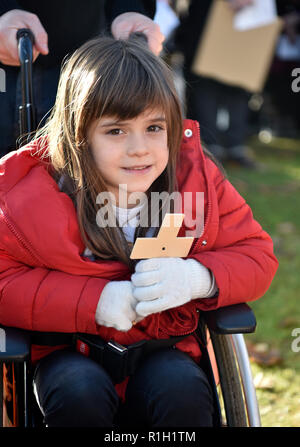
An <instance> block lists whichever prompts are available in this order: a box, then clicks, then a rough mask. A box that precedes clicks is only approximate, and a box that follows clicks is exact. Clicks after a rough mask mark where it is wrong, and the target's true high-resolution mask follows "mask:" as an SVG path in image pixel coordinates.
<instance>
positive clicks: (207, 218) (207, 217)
mask: <svg viewBox="0 0 300 447" xmlns="http://www.w3.org/2000/svg"><path fill="white" fill-rule="evenodd" d="M196 130H197V145H198V149H199V151H200V126H199V123H198V122H197V121H196ZM205 179H206V184H207V185H208V181H207V175H206V172H205ZM207 191H208V193H207V194H208V201H207V215H206V216H205V219H204V229H203V235H204V234H205V232H206V227H207V222H208V221H209V218H210V215H211V200H210V194H209V188H208V187H207ZM203 235H202V236H201V238H198V239H195V240H194V242H193V244H192V247H191V251H190V254H192V253H194V252H196V249H197V247H198V244H200V243H201V242H202V241H201V239H202V238H203Z"/></svg>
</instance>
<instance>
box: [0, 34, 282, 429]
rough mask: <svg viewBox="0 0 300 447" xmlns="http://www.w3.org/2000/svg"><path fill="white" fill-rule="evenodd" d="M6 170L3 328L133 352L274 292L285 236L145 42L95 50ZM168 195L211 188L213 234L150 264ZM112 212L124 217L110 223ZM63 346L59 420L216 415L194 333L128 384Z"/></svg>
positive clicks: (104, 422) (49, 413)
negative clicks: (278, 250)
mask: <svg viewBox="0 0 300 447" xmlns="http://www.w3.org/2000/svg"><path fill="white" fill-rule="evenodd" d="M0 167H1V171H0V172H1V176H0V206H1V219H0V226H1V228H0V232H1V240H0V249H1V251H0V289H1V299H0V323H1V324H3V325H7V326H16V327H20V328H25V329H29V330H32V331H50V332H70V333H75V332H77V333H86V334H94V335H97V336H99V339H100V338H101V339H102V340H104V341H105V342H107V341H109V340H113V341H114V342H117V343H119V344H121V345H123V346H128V345H131V344H133V343H135V342H138V341H141V340H155V339H168V337H170V336H181V335H188V334H192V332H193V331H194V330H195V329H196V327H197V324H198V318H199V311H201V310H212V309H216V308H218V307H220V306H227V305H230V304H234V303H240V302H245V301H250V300H254V299H257V298H259V297H260V296H262V295H263V294H264V293H265V292H266V290H267V289H268V287H269V286H270V283H271V281H272V279H273V276H274V274H275V271H276V268H277V260H276V258H275V257H274V254H273V245H272V241H271V238H270V237H269V236H268V235H267V234H266V233H265V232H264V231H263V230H262V228H261V227H260V225H259V224H258V223H257V222H256V221H255V220H254V219H253V217H252V213H251V210H250V208H249V206H248V205H247V204H246V203H245V201H244V199H243V198H242V197H241V196H240V195H239V194H238V193H237V191H236V190H235V189H234V188H233V186H232V185H231V184H230V183H229V182H228V180H226V179H225V177H224V175H223V173H222V172H221V170H220V169H219V168H218V167H217V165H216V164H215V163H214V162H213V161H212V159H211V158H210V157H209V155H208V154H206V153H204V152H203V150H202V148H201V144H200V137H199V126H198V123H197V122H194V121H192V120H185V121H183V120H182V116H181V107H180V103H179V100H178V98H177V95H176V91H175V88H174V85H173V80H172V73H171V72H170V70H169V69H168V68H167V67H166V65H165V64H164V63H163V62H162V61H161V60H160V59H159V58H158V57H156V56H155V55H153V54H152V53H151V52H150V51H149V50H148V49H147V48H146V47H145V45H143V44H142V43H141V42H140V41H138V40H137V39H136V38H132V39H130V40H129V41H122V40H119V41H115V40H113V39H111V38H106V37H102V38H96V39H94V40H91V41H89V42H87V43H86V44H84V45H83V46H82V47H81V48H79V49H78V50H77V51H76V52H75V53H74V54H73V55H72V57H71V58H70V59H69V60H68V61H67V62H66V64H65V65H64V68H63V70H62V73H61V78H60V84H59V89H58V94H57V99H56V104H55V107H54V110H53V112H52V114H51V116H50V119H49V120H48V122H47V124H46V126H45V128H43V129H42V130H41V131H40V133H39V134H38V135H37V138H36V139H35V140H34V141H33V142H31V143H30V144H28V145H27V146H25V147H23V148H21V149H20V150H18V151H16V152H12V153H10V154H8V155H6V156H5V157H4V158H2V160H1V165H0ZM125 186H126V188H125ZM121 192H122V194H121ZM157 192H159V193H161V192H164V193H165V196H166V197H170V194H172V193H173V192H178V193H180V195H181V197H183V195H184V193H189V194H192V196H195V194H196V193H197V192H198V193H199V192H200V193H203V197H204V204H203V207H204V228H203V231H202V232H201V234H197V235H196V237H195V239H194V242H193V245H192V247H191V249H190V252H189V254H188V256H187V257H186V258H185V259H182V258H175V257H173V258H154V259H144V260H141V261H138V262H134V261H133V260H131V259H130V253H131V248H132V243H133V242H134V241H135V239H136V238H137V237H146V236H147V237H148V236H152V237H154V236H155V235H157V232H158V230H159V225H160V224H161V222H162V218H163V215H164V213H163V211H164V207H162V206H160V207H159V210H158V212H156V213H155V212H154V214H155V215H154V216H151V223H149V222H148V225H146V226H145V225H141V218H142V216H143V215H144V214H145V212H146V211H148V212H149V213H148V216H149V215H151V212H150V211H152V212H153V209H151V200H152V196H151V193H157ZM106 193H107V200H106V201H105V203H104V201H103V203H102V199H101V197H102V196H101V197H100V199H99V196H100V195H101V194H106ZM123 193H124V194H125V195H124V194H123ZM132 194H138V195H139V197H140V198H141V201H140V203H139V204H138V203H132ZM121 196H122V197H123V199H122V200H121ZM136 202H138V201H136ZM99 203H100V204H101V205H102V207H99ZM165 203H166V200H165V201H164V204H165ZM132 205H136V206H132ZM196 205H197V203H195V200H193V202H192V206H191V210H190V211H191V215H193V216H194V215H195V210H196V211H197V209H196ZM104 206H108V208H107V209H108V210H109V212H111V213H114V215H116V216H117V217H118V219H117V221H118V224H117V226H115V225H106V221H105V219H106V217H107V216H106V214H107V213H102V214H101V212H100V213H99V211H101V210H102V208H103V207H104ZM171 211H174V206H172V210H171ZM108 214H109V213H108ZM199 218H200V217H199ZM155 222H156V223H157V222H158V225H153V223H155ZM188 227H189V225H188V224H187V223H186V222H185V221H184V223H183V225H182V227H181V229H180V233H179V236H184V235H185V234H187V230H188V229H189V228H188ZM117 346H119V345H117ZM59 348H60V349H58V347H57V346H55V347H52V348H50V347H49V346H48V347H45V346H44V347H42V346H33V350H32V361H33V363H34V364H36V369H35V374H34V391H35V395H36V398H37V401H38V403H39V406H40V408H41V410H42V412H43V415H44V420H45V423H46V424H47V425H48V426H79V425H81V426H107V427H108V426H112V425H113V424H114V423H115V421H116V418H120V421H121V422H120V423H121V424H122V423H124V421H125V422H126V423H130V424H132V425H135V426H138V427H158V426H210V425H212V414H213V404H212V391H211V389H210V386H209V383H208V380H207V378H206V376H205V374H204V372H203V371H202V370H201V368H200V367H199V365H198V362H199V359H200V356H201V352H200V348H199V344H198V342H197V340H196V339H195V337H194V335H188V336H187V337H186V338H184V339H183V340H182V341H180V342H179V343H177V344H176V348H177V349H172V347H165V348H162V349H159V350H156V351H154V352H152V353H150V354H149V355H147V356H146V357H144V358H143V360H142V361H141V362H140V363H139V365H138V368H137V369H136V371H135V372H134V374H132V375H130V376H129V377H126V378H125V380H123V381H122V382H121V383H116V382H117V381H115V380H114V379H113V378H112V376H111V375H110V374H109V373H108V371H107V370H106V369H105V368H104V367H103V365H102V364H100V363H99V362H96V361H94V360H92V359H90V358H89V357H86V356H83V355H82V354H80V353H79V352H74V351H73V350H71V349H69V348H68V347H66V346H59ZM119 348H120V347H119ZM51 351H52V352H51ZM121 351H122V348H121ZM120 414H121V415H122V417H120Z"/></svg>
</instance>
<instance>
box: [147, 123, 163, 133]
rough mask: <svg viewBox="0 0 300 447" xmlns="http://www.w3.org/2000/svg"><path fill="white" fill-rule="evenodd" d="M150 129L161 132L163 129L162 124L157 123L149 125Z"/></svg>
mask: <svg viewBox="0 0 300 447" xmlns="http://www.w3.org/2000/svg"><path fill="white" fill-rule="evenodd" d="M148 130H149V131H150V132H159V131H160V130H163V128H162V127H161V126H157V125H156V124H153V125H152V126H149V127H148Z"/></svg>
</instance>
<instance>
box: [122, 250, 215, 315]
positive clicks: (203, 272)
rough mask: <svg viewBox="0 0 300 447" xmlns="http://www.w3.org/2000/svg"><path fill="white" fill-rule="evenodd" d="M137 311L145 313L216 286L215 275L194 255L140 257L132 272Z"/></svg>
mask: <svg viewBox="0 0 300 447" xmlns="http://www.w3.org/2000/svg"><path fill="white" fill-rule="evenodd" d="M131 282H132V284H133V296H134V298H136V299H137V301H138V304H137V305H136V308H135V310H136V312H137V314H138V315H142V316H144V317H146V316H147V315H150V314H152V313H156V312H162V311H164V310H166V309H171V308H172V307H177V306H181V305H182V304H185V303H187V302H188V301H191V300H192V299H195V298H208V297H210V296H213V295H214V294H215V292H216V290H217V288H216V286H215V281H214V277H213V275H212V274H211V273H210V271H209V270H208V269H207V268H206V267H204V266H203V265H202V264H201V263H200V262H198V261H196V260H195V259H186V260H184V259H181V258H152V259H146V260H142V261H140V262H139V263H138V264H137V265H136V268H135V273H134V274H133V275H132V276H131Z"/></svg>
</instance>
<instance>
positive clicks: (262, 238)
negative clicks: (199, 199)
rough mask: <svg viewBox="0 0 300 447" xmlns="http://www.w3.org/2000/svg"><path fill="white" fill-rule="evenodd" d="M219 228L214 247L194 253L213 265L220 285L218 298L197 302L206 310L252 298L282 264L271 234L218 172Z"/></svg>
mask: <svg viewBox="0 0 300 447" xmlns="http://www.w3.org/2000/svg"><path fill="white" fill-rule="evenodd" d="M214 184H215V185H216V186H215V188H216V195H217V200H218V206H219V230H218V234H217V237H216V240H215V243H214V245H213V247H212V249H210V250H207V251H204V252H203V251H202V252H201V253H196V254H193V255H191V256H189V257H191V258H194V259H197V260H198V261H200V262H201V263H202V264H203V265H205V266H206V267H207V268H209V269H210V270H211V271H212V272H213V274H214V276H215V279H216V283H217V285H218V288H219V295H218V297H217V298H207V299H202V300H200V299H199V300H198V301H197V306H198V307H199V309H202V310H211V309H215V308H218V307H222V306H228V305H231V304H237V303H241V302H247V301H252V300H255V299H257V298H260V297H261V296H262V295H264V294H265V292H266V291H267V290H268V288H269V287H270V284H271V282H272V280H273V277H274V275H275V273H276V270H277V267H278V261H277V259H276V257H275V255H274V252H273V242H272V239H271V237H270V236H269V235H268V234H267V233H266V232H265V231H264V230H263V229H262V228H261V226H260V225H259V223H258V222H257V221H256V220H255V219H254V218H253V214H252V211H251V209H250V207H249V206H248V205H247V203H246V202H245V200H244V199H243V198H242V197H241V196H240V194H239V193H238V192H237V191H236V189H235V188H234V187H233V186H232V184H231V183H230V182H229V181H228V180H226V179H224V180H220V175H215V177H214Z"/></svg>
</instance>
